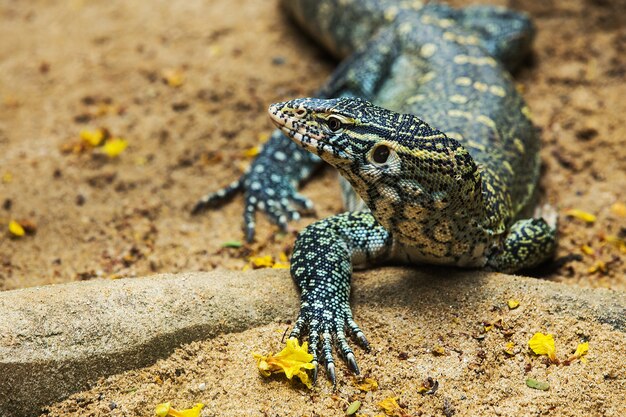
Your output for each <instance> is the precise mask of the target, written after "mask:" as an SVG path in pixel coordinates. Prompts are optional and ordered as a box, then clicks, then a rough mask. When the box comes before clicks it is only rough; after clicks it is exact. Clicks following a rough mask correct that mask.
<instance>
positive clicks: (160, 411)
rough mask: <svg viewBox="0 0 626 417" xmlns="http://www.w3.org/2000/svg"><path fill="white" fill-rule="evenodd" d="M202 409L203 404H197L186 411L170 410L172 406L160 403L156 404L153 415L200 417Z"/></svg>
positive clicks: (161, 416)
mask: <svg viewBox="0 0 626 417" xmlns="http://www.w3.org/2000/svg"><path fill="white" fill-rule="evenodd" d="M203 407H204V404H202V403H198V404H196V405H194V406H193V407H192V408H189V409H186V410H176V409H174V408H172V404H171V403H169V402H167V403H162V404H158V405H157V406H156V408H155V410H154V412H155V414H156V415H157V416H158V417H168V416H171V417H200V411H201V410H202V408H203Z"/></svg>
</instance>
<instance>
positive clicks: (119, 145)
mask: <svg viewBox="0 0 626 417" xmlns="http://www.w3.org/2000/svg"><path fill="white" fill-rule="evenodd" d="M127 146H128V142H126V141H125V140H124V139H120V138H112V139H109V140H107V141H106V143H105V144H104V146H103V147H102V151H103V152H104V153H105V154H107V155H108V156H110V157H111V158H115V157H116V156H118V155H119V154H121V153H122V152H123V151H124V149H126V147H127Z"/></svg>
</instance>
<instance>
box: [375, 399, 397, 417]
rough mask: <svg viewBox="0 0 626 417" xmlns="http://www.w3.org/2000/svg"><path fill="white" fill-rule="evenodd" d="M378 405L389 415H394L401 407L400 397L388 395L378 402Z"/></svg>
mask: <svg viewBox="0 0 626 417" xmlns="http://www.w3.org/2000/svg"><path fill="white" fill-rule="evenodd" d="M378 406H379V407H380V408H381V409H382V410H383V411H384V412H385V414H387V415H393V413H394V412H395V410H399V409H400V405H399V404H398V397H387V398H385V399H384V400H382V401H381V402H379V403H378Z"/></svg>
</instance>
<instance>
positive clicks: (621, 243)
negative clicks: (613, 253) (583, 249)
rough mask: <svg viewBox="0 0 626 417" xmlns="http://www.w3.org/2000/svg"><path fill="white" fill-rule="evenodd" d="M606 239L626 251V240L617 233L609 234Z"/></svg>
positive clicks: (621, 250)
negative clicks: (616, 234)
mask: <svg viewBox="0 0 626 417" xmlns="http://www.w3.org/2000/svg"><path fill="white" fill-rule="evenodd" d="M604 241H605V242H606V243H608V244H610V245H613V246H615V247H616V248H617V249H619V251H620V252H622V253H626V240H624V239H620V238H619V237H617V236H615V235H608V236H605V237H604Z"/></svg>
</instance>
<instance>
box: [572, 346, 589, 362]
mask: <svg viewBox="0 0 626 417" xmlns="http://www.w3.org/2000/svg"><path fill="white" fill-rule="evenodd" d="M587 352H589V342H585V343H579V344H578V346H577V347H576V352H574V355H572V357H571V358H570V360H574V359H580V361H581V362H583V363H584V362H587V359H586V358H584V356H585V355H586V354H587Z"/></svg>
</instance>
